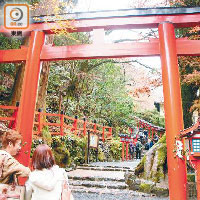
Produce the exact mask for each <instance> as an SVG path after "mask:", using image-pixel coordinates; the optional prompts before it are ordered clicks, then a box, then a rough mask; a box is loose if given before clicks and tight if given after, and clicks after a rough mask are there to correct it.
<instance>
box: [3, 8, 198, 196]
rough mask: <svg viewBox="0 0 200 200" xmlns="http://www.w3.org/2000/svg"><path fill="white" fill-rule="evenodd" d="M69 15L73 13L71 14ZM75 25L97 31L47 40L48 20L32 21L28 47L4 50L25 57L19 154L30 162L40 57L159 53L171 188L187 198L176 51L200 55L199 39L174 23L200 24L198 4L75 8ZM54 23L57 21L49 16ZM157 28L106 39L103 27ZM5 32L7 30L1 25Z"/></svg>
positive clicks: (8, 58)
mask: <svg viewBox="0 0 200 200" xmlns="http://www.w3.org/2000/svg"><path fill="white" fill-rule="evenodd" d="M67 16H69V15H67ZM72 18H75V21H73V22H72V25H73V26H74V27H75V28H76V29H74V30H70V31H71V32H83V31H86V32H89V31H93V44H84V45H74V46H60V47H56V46H49V45H44V39H45V34H52V33H53V32H52V30H51V27H50V26H49V25H48V24H46V23H33V24H31V25H30V27H29V29H28V30H27V31H28V32H30V40H29V46H28V47H22V48H21V49H14V50H0V62H1V63H3V62H21V61H24V62H26V68H25V76H24V80H23V88H22V95H21V100H20V107H19V113H18V122H17V127H18V130H19V131H20V132H21V133H22V136H23V142H24V146H23V153H22V154H21V155H20V157H19V160H20V162H22V163H23V164H25V165H28V163H29V158H30V150H31V142H32V129H33V119H34V112H35V103H36V96H37V95H36V94H37V86H38V80H39V73H40V63H41V61H47V60H48V61H52V60H75V59H97V58H122V57H139V56H159V55H160V57H161V63H162V78H163V90H164V107H165V120H166V122H165V123H166V135H167V159H168V176H169V193H170V199H171V200H186V166H185V161H184V160H181V159H180V158H178V157H176V156H175V155H174V152H173V150H174V144H175V137H176V136H177V135H178V134H179V132H180V130H182V129H183V116H182V103H181V90H180V80H179V69H178V62H177V56H180V55H191V56H197V55H200V41H194V40H193V41H192V40H187V39H176V38H175V32H174V28H181V27H194V26H197V25H199V24H200V21H199V19H200V8H199V7H197V8H187V9H185V8H184V9H181V8H162V9H161V8H158V9H156V8H155V9H133V10H121V11H120V10H119V11H112V12H109V11H104V12H92V13H79V14H72ZM51 24H52V26H54V25H55V26H57V28H59V27H58V25H57V24H56V23H55V22H51ZM128 28H129V29H131V28H132V29H133V28H158V31H159V39H157V40H152V41H150V42H141V43H139V42H133V43H123V44H106V43H105V42H104V31H105V30H114V29H128ZM0 30H2V32H4V31H6V30H5V29H4V27H3V26H1V27H0Z"/></svg>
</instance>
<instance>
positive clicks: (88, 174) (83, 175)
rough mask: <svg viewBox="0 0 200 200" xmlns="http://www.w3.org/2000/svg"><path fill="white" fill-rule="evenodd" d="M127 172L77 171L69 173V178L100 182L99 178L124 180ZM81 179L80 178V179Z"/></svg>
mask: <svg viewBox="0 0 200 200" xmlns="http://www.w3.org/2000/svg"><path fill="white" fill-rule="evenodd" d="M124 174H125V172H122V171H115V172H113V171H112V172H110V171H94V170H83V169H76V170H74V171H71V172H68V177H69V178H70V179H78V180H84V179H86V180H88V179H90V178H91V180H95V179H96V180H98V178H100V179H101V178H102V180H105V181H106V180H108V179H109V178H110V180H114V179H117V180H118V179H124V178H125V177H124ZM78 177H79V178H78Z"/></svg>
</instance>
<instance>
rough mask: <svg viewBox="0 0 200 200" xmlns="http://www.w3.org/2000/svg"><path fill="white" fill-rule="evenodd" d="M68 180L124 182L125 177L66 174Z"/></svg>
mask: <svg viewBox="0 0 200 200" xmlns="http://www.w3.org/2000/svg"><path fill="white" fill-rule="evenodd" d="M68 179H69V180H82V181H83V180H87V181H117V182H125V178H109V177H93V176H84V177H83V176H71V175H68Z"/></svg>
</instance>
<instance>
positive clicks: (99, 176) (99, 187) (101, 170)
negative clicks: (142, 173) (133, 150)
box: [68, 160, 139, 196]
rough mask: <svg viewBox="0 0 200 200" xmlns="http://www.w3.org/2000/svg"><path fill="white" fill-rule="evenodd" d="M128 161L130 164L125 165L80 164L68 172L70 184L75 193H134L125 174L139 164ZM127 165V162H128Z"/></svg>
mask: <svg viewBox="0 0 200 200" xmlns="http://www.w3.org/2000/svg"><path fill="white" fill-rule="evenodd" d="M138 162H139V160H138V161H135V162H134V163H133V162H132V163H131V162H128V164H129V165H130V166H123V162H121V163H120V162H119V163H116V164H113V163H111V165H109V163H93V164H84V165H82V166H78V167H77V169H76V170H74V171H71V172H69V173H68V178H69V184H70V187H71V189H72V192H73V193H96V194H106V193H107V194H114V195H116V194H129V195H130V194H132V195H133V196H135V195H136V192H135V191H130V190H129V189H128V186H127V185H126V184H125V177H124V174H125V173H126V172H132V171H133V168H134V166H136V165H137V164H138ZM126 165H127V162H126ZM137 195H138V192H137Z"/></svg>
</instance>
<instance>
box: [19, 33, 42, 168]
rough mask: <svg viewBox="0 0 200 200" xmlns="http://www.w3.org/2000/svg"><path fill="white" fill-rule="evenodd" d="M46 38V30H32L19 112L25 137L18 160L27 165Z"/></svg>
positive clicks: (20, 124) (21, 130) (20, 127)
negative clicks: (41, 58)
mask: <svg viewBox="0 0 200 200" xmlns="http://www.w3.org/2000/svg"><path fill="white" fill-rule="evenodd" d="M44 38H45V34H44V32H41V31H32V32H31V36H30V40H29V47H28V52H27V57H26V66H25V72H24V80H23V87H22V93H21V94H22V96H21V99H20V106H19V112H18V121H17V130H19V132H20V133H21V134H22V137H23V144H22V151H21V153H20V154H19V156H18V160H19V162H20V163H22V164H24V165H26V166H28V165H29V160H30V150H31V144H32V130H33V121H34V116H35V104H36V97H37V87H38V81H39V73H40V53H41V50H42V46H43V44H44Z"/></svg>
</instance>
